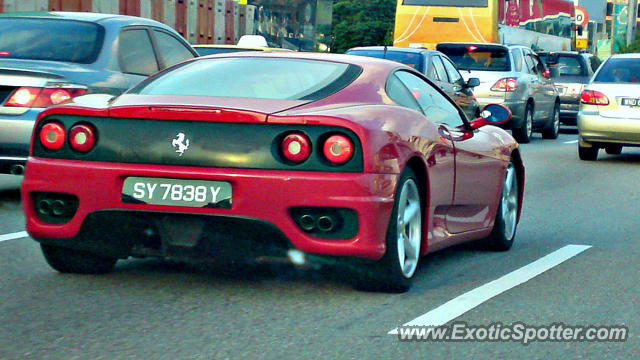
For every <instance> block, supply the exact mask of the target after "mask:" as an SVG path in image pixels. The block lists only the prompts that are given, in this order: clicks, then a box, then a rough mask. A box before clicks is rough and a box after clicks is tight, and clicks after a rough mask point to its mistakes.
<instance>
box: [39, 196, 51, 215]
mask: <svg viewBox="0 0 640 360" xmlns="http://www.w3.org/2000/svg"><path fill="white" fill-rule="evenodd" d="M38 212H39V213H40V214H43V215H51V201H49V200H47V199H42V200H40V201H38Z"/></svg>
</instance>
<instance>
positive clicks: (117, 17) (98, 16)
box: [0, 11, 167, 28]
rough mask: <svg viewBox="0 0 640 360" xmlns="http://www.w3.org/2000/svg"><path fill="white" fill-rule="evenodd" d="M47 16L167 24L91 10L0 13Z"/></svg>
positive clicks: (5, 16) (19, 15) (140, 23)
mask: <svg viewBox="0 0 640 360" xmlns="http://www.w3.org/2000/svg"><path fill="white" fill-rule="evenodd" d="M16 17H20V18H49V19H65V20H75V21H87V22H94V23H103V22H106V21H108V22H110V23H113V22H116V23H120V24H121V25H150V26H160V27H164V28H166V27H167V26H166V25H164V24H162V23H160V22H158V21H155V20H151V19H146V18H142V17H137V16H128V15H118V14H102V13H91V12H70V11H33V12H10V13H2V14H0V18H16Z"/></svg>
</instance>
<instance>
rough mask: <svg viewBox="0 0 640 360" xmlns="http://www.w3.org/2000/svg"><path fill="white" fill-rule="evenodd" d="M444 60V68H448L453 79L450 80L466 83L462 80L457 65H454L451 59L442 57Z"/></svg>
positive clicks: (448, 72) (456, 82) (455, 82)
mask: <svg viewBox="0 0 640 360" xmlns="http://www.w3.org/2000/svg"><path fill="white" fill-rule="evenodd" d="M442 62H443V63H444V68H445V69H446V70H447V74H449V79H450V80H451V81H450V82H451V83H452V84H462V83H464V81H463V80H462V75H460V72H459V71H458V70H457V69H456V67H455V66H453V64H452V63H451V61H449V59H442Z"/></svg>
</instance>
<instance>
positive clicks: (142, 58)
mask: <svg viewBox="0 0 640 360" xmlns="http://www.w3.org/2000/svg"><path fill="white" fill-rule="evenodd" d="M119 41H120V49H119V51H120V68H121V69H122V71H123V72H126V73H130V74H139V75H151V74H153V73H154V72H156V71H158V63H157V62H156V56H155V55H154V53H153V47H151V40H150V39H149V34H147V31H146V30H142V29H139V30H126V31H123V32H121V33H120V39H119Z"/></svg>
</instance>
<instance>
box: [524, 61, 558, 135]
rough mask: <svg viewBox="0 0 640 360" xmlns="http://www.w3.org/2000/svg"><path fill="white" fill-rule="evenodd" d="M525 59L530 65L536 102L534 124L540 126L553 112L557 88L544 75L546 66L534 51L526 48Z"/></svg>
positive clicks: (533, 94)
mask: <svg viewBox="0 0 640 360" xmlns="http://www.w3.org/2000/svg"><path fill="white" fill-rule="evenodd" d="M524 52H525V60H526V61H527V65H528V66H529V73H530V74H531V92H532V96H533V99H534V102H535V106H534V118H533V121H534V126H540V125H542V123H544V122H545V121H546V120H547V119H548V118H550V117H551V113H552V112H553V105H554V102H555V97H556V96H555V94H556V92H555V90H554V87H553V82H552V81H551V80H550V79H549V78H547V77H545V76H544V72H545V70H546V67H545V66H544V64H543V63H542V61H541V60H540V58H539V57H538V55H536V54H535V53H534V52H533V51H531V50H529V49H525V50H524Z"/></svg>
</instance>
